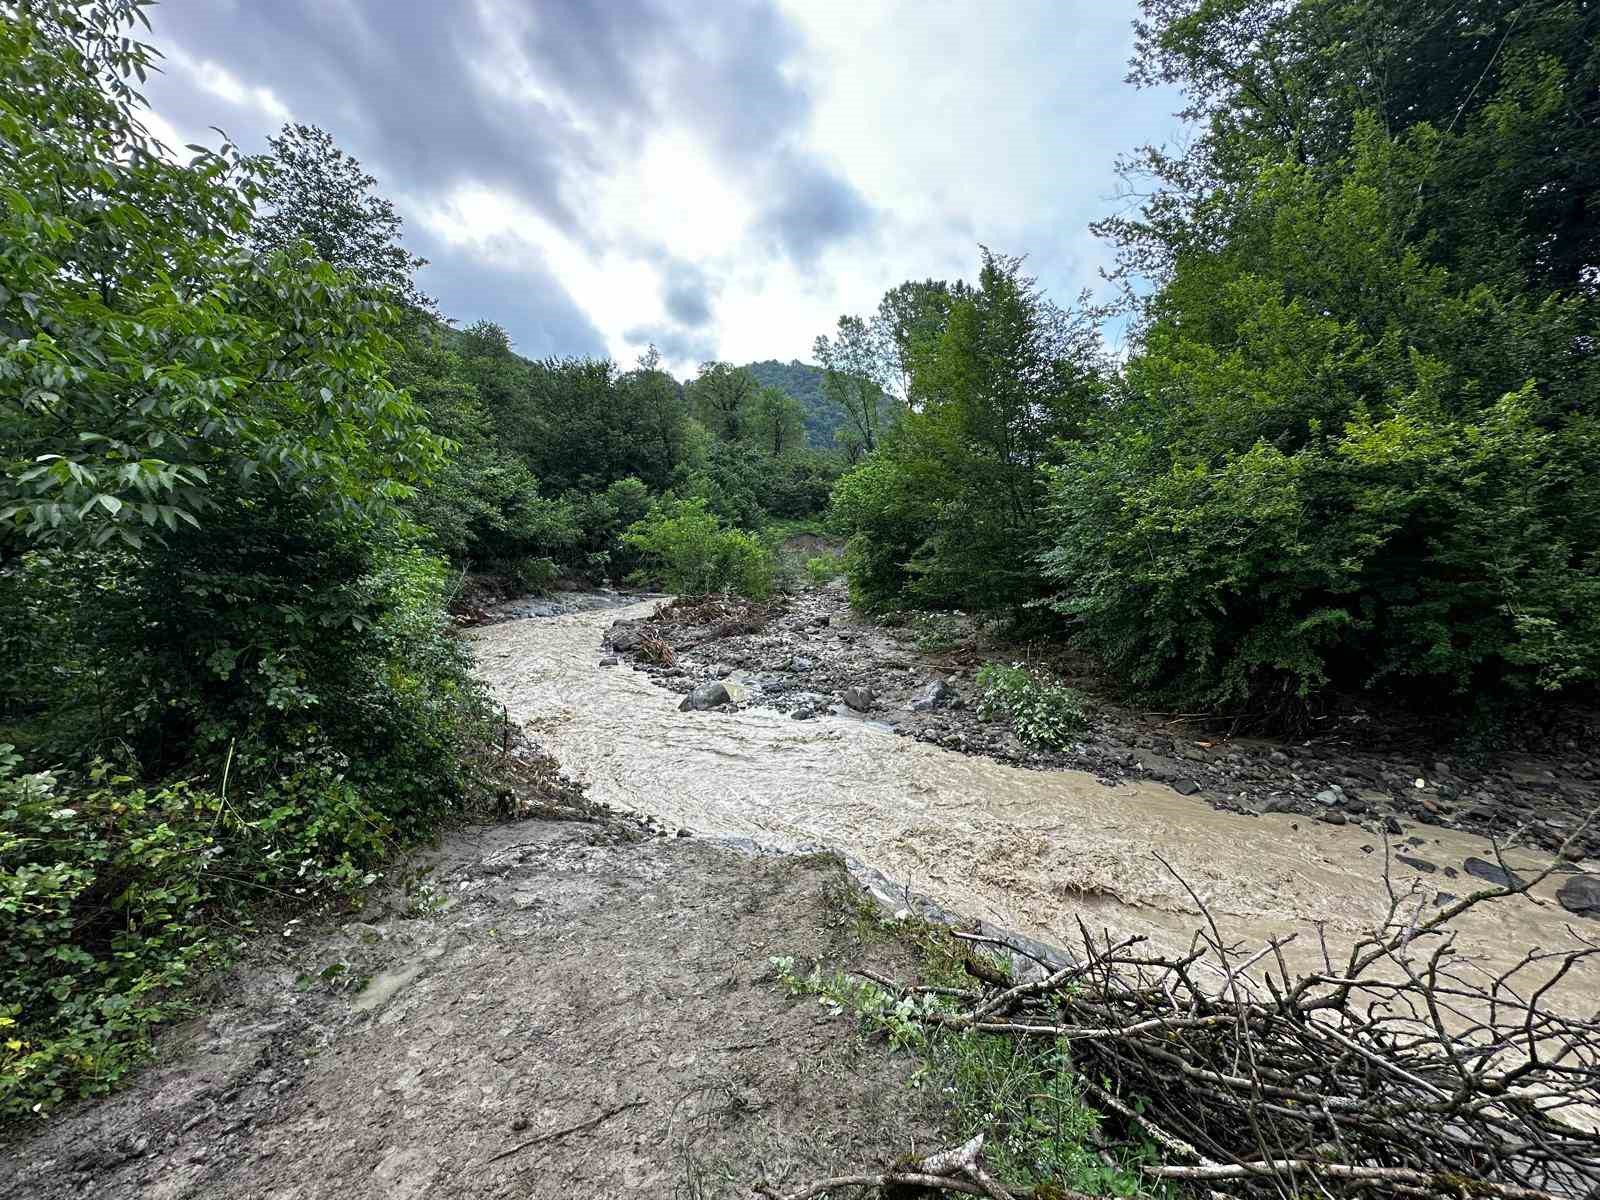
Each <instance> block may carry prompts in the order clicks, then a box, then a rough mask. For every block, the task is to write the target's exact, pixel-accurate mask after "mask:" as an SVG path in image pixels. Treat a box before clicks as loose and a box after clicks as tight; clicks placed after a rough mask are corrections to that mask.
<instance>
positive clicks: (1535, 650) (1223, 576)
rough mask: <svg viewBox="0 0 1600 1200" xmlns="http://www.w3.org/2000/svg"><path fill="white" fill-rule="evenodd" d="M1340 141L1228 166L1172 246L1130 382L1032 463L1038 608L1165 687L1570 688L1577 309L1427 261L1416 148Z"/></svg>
mask: <svg viewBox="0 0 1600 1200" xmlns="http://www.w3.org/2000/svg"><path fill="white" fill-rule="evenodd" d="M1353 136H1354V139H1355V140H1354V142H1353V144H1352V145H1351V146H1350V148H1349V150H1348V152H1347V154H1346V155H1345V157H1344V158H1343V159H1341V160H1339V162H1338V164H1337V170H1336V171H1334V172H1332V173H1329V174H1324V173H1322V172H1319V171H1316V170H1313V169H1311V168H1309V167H1304V166H1299V165H1296V164H1293V163H1275V164H1267V165H1265V166H1262V167H1260V168H1259V169H1258V170H1257V171H1256V172H1255V175H1254V177H1253V178H1251V179H1249V180H1243V179H1240V180H1238V181H1236V188H1237V195H1236V196H1235V198H1234V201H1233V205H1234V209H1235V211H1234V212H1233V213H1232V214H1231V216H1230V219H1229V223H1228V225H1227V228H1226V237H1225V238H1224V239H1222V240H1220V241H1219V242H1218V243H1217V244H1216V245H1215V246H1214V247H1213V248H1210V249H1207V250H1205V251H1203V252H1202V251H1199V250H1194V251H1185V252H1183V253H1181V254H1179V255H1178V256H1177V257H1176V259H1175V261H1174V264H1173V267H1172V271H1171V275H1170V278H1169V279H1168V281H1167V283H1166V286H1165V287H1164V288H1163V290H1162V291H1161V293H1160V294H1159V295H1157V296H1156V297H1154V298H1153V299H1152V301H1151V303H1150V306H1149V323H1148V328H1147V330H1146V332H1145V334H1144V337H1143V345H1142V347H1141V349H1140V352H1139V353H1138V354H1136V355H1135V356H1134V357H1133V358H1132V359H1131V360H1130V362H1129V363H1128V365H1127V369H1126V373H1125V380H1126V389H1127V394H1126V396H1125V397H1124V398H1123V400H1122V402H1121V403H1120V404H1119V405H1118V406H1117V407H1116V408H1115V409H1114V410H1113V411H1112V412H1110V413H1109V414H1108V416H1107V419H1106V420H1105V421H1104V423H1103V425H1102V426H1101V427H1100V428H1099V429H1098V430H1097V436H1096V437H1095V438H1094V439H1093V440H1091V441H1089V442H1086V443H1083V444H1081V445H1079V446H1077V447H1076V448H1074V449H1073V451H1072V452H1071V453H1070V454H1069V455H1068V456H1067V458H1066V460H1065V462H1064V463H1063V465H1061V466H1060V467H1059V468H1058V469H1056V470H1055V471H1054V472H1053V475H1052V484H1051V496H1052V506H1051V518H1050V521H1051V525H1052V541H1053V543H1054V545H1053V547H1052V548H1051V549H1050V550H1049V551H1048V552H1047V553H1046V554H1045V555H1044V557H1043V563H1044V568H1045V573H1046V575H1047V576H1048V577H1049V578H1050V579H1052V580H1053V581H1054V582H1056V584H1057V585H1058V586H1059V588H1060V593H1059V595H1058V597H1057V599H1056V605H1057V607H1058V609H1059V610H1060V611H1061V612H1062V613H1064V614H1066V615H1068V616H1069V617H1070V618H1072V619H1073V620H1074V621H1075V622H1077V628H1078V631H1079V636H1080V638H1081V640H1082V641H1083V642H1084V643H1085V644H1086V645H1088V646H1089V647H1091V648H1092V649H1094V650H1096V651H1097V652H1098V653H1099V654H1100V655H1101V656H1102V657H1103V658H1104V659H1105V660H1106V661H1107V662H1108V663H1109V664H1110V665H1111V666H1112V667H1114V668H1115V669H1116V670H1118V671H1119V672H1120V673H1122V674H1123V675H1124V676H1125V677H1127V678H1128V679H1130V680H1131V681H1132V682H1133V683H1134V684H1136V685H1138V686H1141V687H1144V688H1147V689H1149V690H1152V691H1155V692H1159V693H1161V694H1162V695H1165V696H1167V697H1170V698H1172V699H1175V700H1178V701H1180V702H1183V703H1198V704H1204V705H1216V706H1222V705H1241V704H1251V703H1259V704H1260V705H1261V706H1262V707H1261V711H1262V712H1264V713H1267V714H1271V715H1292V713H1293V712H1295V711H1297V710H1298V709H1299V708H1300V707H1302V706H1304V705H1305V704H1306V703H1307V702H1308V701H1309V699H1310V698H1311V697H1313V696H1314V695H1315V694H1317V693H1318V692H1320V691H1322V690H1324V689H1326V688H1328V687H1351V688H1372V687H1376V686H1378V685H1380V684H1383V685H1385V686H1389V687H1391V688H1396V687H1398V688H1399V689H1402V690H1403V689H1405V688H1408V687H1409V688H1411V689H1414V690H1415V694H1419V695H1420V694H1424V693H1425V694H1428V695H1430V696H1432V697H1435V698H1437V697H1438V696H1439V695H1440V694H1446V695H1448V694H1454V695H1455V696H1457V697H1458V698H1460V699H1461V700H1463V701H1471V702H1476V703H1480V704H1481V703H1485V702H1488V701H1489V700H1491V699H1492V698H1495V697H1504V696H1516V695H1519V694H1520V695H1526V694H1529V693H1535V692H1539V691H1555V690H1559V689H1562V688H1570V687H1572V686H1574V685H1580V684H1585V683H1589V682H1590V681H1592V680H1594V679H1595V677H1596V672H1597V670H1600V624H1597V622H1596V617H1595V613H1596V608H1595V605H1596V600H1597V598H1600V557H1597V552H1596V546H1597V545H1600V542H1597V538H1600V484H1597V482H1596V480H1595V478H1594V475H1593V472H1592V471H1591V470H1590V469H1589V467H1588V466H1587V465H1586V464H1590V463H1592V462H1593V461H1594V455H1595V451H1596V447H1597V442H1596V437H1597V433H1600V424H1597V414H1596V412H1595V410H1594V407H1593V403H1592V399H1593V397H1594V396H1595V395H1600V356H1597V355H1596V353H1595V345H1596V343H1595V341H1594V332H1595V328H1596V311H1597V310H1596V306H1595V303H1594V301H1593V300H1592V299H1591V298H1588V297H1584V296H1578V295H1557V294H1552V295H1538V294H1531V293H1519V292H1506V291H1502V290H1498V289H1497V288H1495V287H1493V286H1491V285H1490V284H1489V283H1486V282H1481V281H1476V280H1474V279H1472V278H1470V277H1463V276H1462V275H1461V273H1459V272H1457V271H1452V270H1450V269H1447V268H1446V267H1444V266H1442V265H1438V264H1435V263H1431V262H1430V261H1429V256H1428V254H1427V253H1426V252H1425V250H1424V248H1423V247H1421V246H1419V245H1418V244H1417V243H1416V242H1415V240H1414V239H1413V238H1412V237H1410V236H1408V230H1409V228H1410V226H1411V223H1412V221H1413V208H1414V197H1415V195H1416V189H1417V187H1418V186H1419V182H1420V180H1422V179H1423V178H1424V177H1425V176H1426V173H1427V172H1428V171H1429V169H1430V164H1431V163H1432V160H1433V155H1432V152H1431V150H1430V149H1428V148H1427V147H1426V145H1425V144H1421V145H1419V144H1418V143H1416V141H1415V140H1414V139H1411V138H1396V137H1393V136H1390V135H1387V134H1385V133H1384V132H1383V131H1381V130H1380V129H1379V128H1378V127H1377V126H1376V125H1375V124H1374V123H1373V122H1372V121H1371V120H1366V119H1362V120H1358V121H1357V122H1356V125H1355V132H1354V135H1353Z"/></svg>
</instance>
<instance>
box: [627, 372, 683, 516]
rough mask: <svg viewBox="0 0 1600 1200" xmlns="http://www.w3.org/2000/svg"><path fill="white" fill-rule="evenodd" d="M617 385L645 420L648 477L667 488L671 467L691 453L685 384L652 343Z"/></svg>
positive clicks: (658, 486)
mask: <svg viewBox="0 0 1600 1200" xmlns="http://www.w3.org/2000/svg"><path fill="white" fill-rule="evenodd" d="M618 386H619V387H621V388H623V389H625V390H627V391H628V392H630V393H631V394H630V396H629V402H630V403H631V404H632V405H633V406H634V407H636V408H637V409H638V411H639V414H640V418H641V420H642V422H643V429H644V439H645V441H646V442H647V443H648V444H649V446H650V448H651V452H652V457H653V459H654V461H653V464H652V470H651V472H650V474H649V475H648V476H647V478H648V479H649V481H650V482H651V483H653V484H654V485H655V486H656V487H657V488H664V487H666V486H667V481H668V480H669V479H670V478H671V476H672V468H673V467H675V466H677V465H678V463H679V462H681V461H682V460H683V459H684V457H685V455H686V454H687V453H688V446H689V419H690V418H689V404H688V400H687V398H686V397H685V396H684V390H683V385H682V384H680V383H679V382H678V381H677V380H676V379H674V378H672V376H671V375H668V374H667V373H666V372H665V371H663V370H662V369H661V353H660V351H658V350H657V349H656V348H655V346H654V345H652V346H651V347H650V348H649V349H648V350H646V351H645V353H643V354H641V355H640V356H639V365H638V366H637V367H636V368H635V369H634V370H632V371H630V372H628V373H627V374H626V375H624V376H623V377H622V378H621V380H620V381H619V385H618Z"/></svg>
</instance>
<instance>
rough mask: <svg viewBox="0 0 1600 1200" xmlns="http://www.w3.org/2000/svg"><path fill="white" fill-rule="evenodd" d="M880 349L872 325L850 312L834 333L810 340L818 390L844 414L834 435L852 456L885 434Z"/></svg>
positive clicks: (869, 450)
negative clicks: (819, 380)
mask: <svg viewBox="0 0 1600 1200" xmlns="http://www.w3.org/2000/svg"><path fill="white" fill-rule="evenodd" d="M879 350H880V344H879V342H878V340H877V338H876V335H875V334H874V332H873V330H872V327H871V326H870V325H869V324H868V323H867V322H866V321H863V320H862V319H861V318H860V317H852V316H849V315H845V316H842V317H840V318H839V324H838V327H837V330H836V331H835V333H834V336H833V337H831V338H830V337H828V336H826V335H822V336H819V337H818V338H817V340H816V343H815V345H814V346H813V353H815V354H816V356H817V361H818V362H820V363H821V364H822V371H823V375H822V394H823V395H824V396H825V397H826V398H827V400H828V402H829V403H830V404H831V405H833V407H834V408H835V409H837V410H838V411H839V412H841V413H843V414H844V420H843V422H841V424H840V426H839V429H838V432H837V433H836V434H835V436H836V437H837V439H838V441H839V445H840V447H841V448H842V449H843V450H844V452H845V457H846V458H848V459H849V460H850V461H851V462H855V461H856V460H857V459H859V458H860V457H861V456H862V455H865V454H871V453H873V452H874V451H875V450H877V448H878V442H879V440H880V439H881V438H882V436H883V430H884V427H885V424H886V420H885V418H886V416H887V412H886V409H887V405H886V403H885V396H884V392H883V384H884V367H883V360H882V358H881V356H880V353H879Z"/></svg>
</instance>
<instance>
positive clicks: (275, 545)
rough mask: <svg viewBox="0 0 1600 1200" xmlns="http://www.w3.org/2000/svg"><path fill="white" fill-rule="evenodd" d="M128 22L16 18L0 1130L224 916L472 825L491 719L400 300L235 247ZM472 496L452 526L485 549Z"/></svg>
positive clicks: (138, 1007)
mask: <svg viewBox="0 0 1600 1200" xmlns="http://www.w3.org/2000/svg"><path fill="white" fill-rule="evenodd" d="M138 7H139V6H138V5H137V4H135V3H133V2H132V0H126V2H123V0H105V2H104V3H99V4H91V5H79V4H69V3H65V2H62V3H40V4H36V5H29V6H28V7H27V8H26V10H25V11H24V14H22V15H20V16H17V17H15V18H14V19H8V20H6V21H4V22H0V140H3V141H4V142H5V144H6V146H7V153H6V154H5V155H4V156H0V198H3V200H4V204H3V205H0V267H3V277H4V279H5V285H4V288H3V290H0V433H3V437H0V444H3V445H4V451H0V454H3V455H4V457H3V459H0V489H3V499H0V513H3V515H4V520H5V525H4V532H3V533H0V537H3V538H4V539H5V541H4V543H3V544H0V548H3V549H4V550H5V554H4V557H3V558H0V608H3V610H4V611H5V612H6V614H7V621H6V623H5V631H4V634H3V636H0V648H3V649H4V650H5V652H6V654H7V660H6V670H5V671H4V672H0V675H3V676H4V677H5V679H6V683H5V685H4V687H3V688H0V723H3V724H4V725H5V726H6V727H8V728H16V729H18V730H20V731H21V732H22V734H23V736H22V737H20V738H18V739H16V740H17V742H18V744H20V745H21V746H22V747H23V750H24V752H25V755H26V760H25V761H23V762H21V763H18V762H15V761H12V757H13V756H12V755H11V754H10V752H8V754H7V756H6V762H5V765H4V768H3V776H0V810H3V816H0V825H3V830H4V832H3V834H0V922H3V924H0V938H3V942H4V947H5V949H4V952H3V953H4V954H5V955H6V958H5V962H4V969H3V971H0V1006H3V1007H4V1010H5V1011H4V1012H3V1016H4V1019H5V1020H7V1021H10V1022H12V1023H13V1025H12V1026H11V1028H13V1029H14V1031H15V1036H7V1037H6V1038H4V1039H0V1046H4V1047H5V1049H4V1051H3V1053H0V1083H3V1087H4V1092H3V1094H0V1109H3V1111H4V1114H5V1115H7V1116H15V1115H19V1114H20V1113H22V1112H25V1111H44V1110H48V1109H49V1108H50V1107H51V1106H53V1105H55V1104H57V1103H59V1102H62V1101H64V1100H66V1099H69V1098H71V1097H72V1096H74V1095H79V1094H85V1093H90V1092H94V1091H97V1090H102V1089H104V1088H105V1087H107V1086H109V1085H110V1083H111V1082H112V1081H113V1080H114V1079H115V1078H116V1077H117V1076H118V1075H119V1074H120V1073H121V1072H122V1071H123V1070H125V1069H126V1067H127V1066H128V1065H129V1064H130V1063H131V1062H132V1061H133V1060H134V1059H135V1058H136V1057H137V1056H138V1054H139V1053H140V1052H141V1050H142V1048H143V1047H144V1045H145V1043H146V1041H147V1035H148V1032H149V1030H150V1028H151V1026H152V1024H153V1023H154V1022H156V1021H158V1020H159V1019H161V1018H162V1017H163V1016H165V1015H167V1014H169V1013H170V1012H172V1011H174V1009H175V1007H176V1006H177V1005H178V1004H180V1003H181V1000H182V991H183V987H184V985H186V984H188V983H191V982H192V981H193V980H194V979H195V977H196V973H197V971H198V969H199V968H200V967H201V966H202V965H203V964H204V963H205V962H208V961H210V960H211V958H212V956H213V954H214V952H215V951H217V950H219V949H220V948H221V943H220V941H219V940H218V938H217V937H216V936H215V934H214V932H213V930H214V926H213V924H212V921H211V918H212V917H213V916H214V915H215V914H217V913H219V912H222V911H226V912H228V913H229V914H230V920H231V922H232V923H235V924H237V923H238V922H239V921H240V920H243V919H247V917H246V915H245V906H246V904H247V902H249V901H253V900H254V899H257V898H259V895H260V894H276V895H278V896H280V897H284V898H290V899H292V898H293V897H294V896H296V895H309V894H313V893H321V892H326V891H329V890H335V891H346V890H349V889H353V888H356V887H359V886H361V885H362V884H363V883H365V882H370V881H371V879H372V878H373V872H374V871H375V870H376V869H377V867H378V864H379V863H380V862H381V861H382V860H383V858H384V857H386V856H387V855H388V854H389V853H391V852H392V851H393V850H394V849H395V848H396V847H397V846H399V845H401V844H404V843H406V842H409V841H414V840H416V839H419V838H423V837H426V836H429V835H430V834H432V833H433V832H434V831H435V830H436V829H437V828H438V827H439V825H440V824H441V823H442V822H444V821H446V820H449V819H452V818H453V817H454V816H455V815H457V814H459V813H460V812H461V811H462V809H463V808H464V807H465V806H466V805H468V804H470V803H472V802H473V801H474V799H475V797H476V795H477V791H478V787H477V781H476V779H475V776H474V774H473V772H472V771H471V770H470V769H469V767H468V758H467V750H468V749H469V747H471V746H472V745H474V744H476V742H477V741H478V740H479V739H480V738H481V736H482V735H483V733H484V732H485V731H486V728H487V716H488V714H487V706H486V704H485V702H484V701H483V700H482V698H481V696H480V694H479V691H478V689H477V686H476V684H475V683H474V682H473V681H472V678H471V675H470V672H469V669H468V663H467V659H466V655H465V652H464V650H463V649H462V647H461V646H460V644H459V643H457V642H456V641H454V640H453V639H452V638H451V637H450V636H449V633H448V626H447V623H446V621H445V617H444V612H443V600H444V591H445V579H446V568H445V565H444V563H443V562H442V561H440V560H439V559H437V558H435V557H433V556H432V555H431V554H429V553H427V552H426V551H425V550H424V549H422V548H421V547H419V546H418V545H417V544H415V540H414V537H413V533H414V530H413V527H412V526H411V525H410V524H409V522H408V521H407V519H406V514H405V512H404V509H405V507H406V506H409V505H413V504H414V505H417V508H416V509H415V511H416V512H419V513H420V512H423V511H424V510H425V507H426V506H425V505H424V504H423V503H422V501H421V500H420V498H419V497H418V494H417V485H419V484H423V483H425V482H426V481H427V478H428V474H429V472H430V471H432V470H434V469H436V468H438V467H439V465H440V463H441V460H442V459H443V457H444V453H445V445H444V443H443V442H442V440H441V439H439V438H438V437H436V436H435V435H434V434H433V433H431V432H430V431H429V430H428V429H427V428H426V427H425V426H424V425H423V423H422V419H421V418H422V413H421V411H420V410H419V408H418V406H417V404H416V402H415V401H414V400H413V399H412V398H411V397H410V396H408V395H407V394H405V393H404V392H403V391H402V390H401V389H400V388H399V387H397V386H396V384H395V381H394V379H393V378H392V377H391V374H390V367H391V364H392V361H393V359H394V358H395V356H396V355H397V354H398V352H399V344H398V342H397V340H396V337H395V334H396V333H397V332H402V329H401V323H400V319H399V314H398V312H397V311H396V309H395V308H393V307H392V306H390V305H389V304H387V303H386V302H385V301H384V299H383V298H381V297H379V296H376V295H374V285H373V283H372V281H370V280H367V281H363V280H361V279H359V278H357V277H355V276H354V275H352V274H349V273H347V272H345V271H343V270H341V269H339V268H337V267H335V266H334V265H332V264H330V263H328V262H324V261H319V260H316V259H314V258H312V257H311V254H312V251H311V250H310V249H309V247H308V246H306V245H304V244H302V243H300V242H298V241H297V242H295V243H294V244H293V245H290V246H287V247H286V248H283V249H276V250H272V251H271V252H270V253H265V254H263V253H259V252H252V250H251V248H250V246H249V245H248V244H247V243H248V239H249V237H250V236H251V232H252V226H251V219H252V203H253V201H254V200H255V199H256V198H258V196H259V194H260V176H259V164H257V163H253V162H250V161H247V160H243V159H240V158H239V157H238V156H237V155H236V154H235V153H234V152H233V151H232V150H231V149H228V148H226V147H225V148H224V149H223V150H222V151H221V152H219V153H215V154H213V153H210V152H204V151H197V153H196V157H195V158H194V159H193V160H192V161H191V162H190V163H188V164H179V163H176V162H173V161H171V160H169V159H168V158H167V157H165V156H164V155H163V154H161V153H160V152H159V148H158V147H156V146H155V145H154V144H153V143H151V142H150V140H149V138H148V136H147V135H146V134H145V132H144V130H143V128H142V126H141V125H140V123H139V120H138V117H137V110H138V108H139V106H140V104H141V101H140V99H139V97H138V96H137V95H136V93H134V92H133V91H132V88H131V86H130V84H129V83H128V80H129V79H131V78H133V77H140V78H142V77H143V75H144V73H145V72H146V71H147V70H148V69H149V66H150V63H151V61H152V56H153V54H154V52H153V51H152V50H151V49H150V48H149V47H147V46H145V45H143V44H142V43H139V42H137V41H136V40H133V39H132V38H125V37H124V36H123V32H124V31H125V30H126V29H127V28H128V27H129V26H130V25H131V24H132V23H133V22H134V21H136V20H137V19H139V15H140V14H139V12H138ZM437 374H438V373H437V372H435V375H437ZM447 382H448V381H446V383H447ZM434 398H435V399H436V400H437V408H438V411H439V413H440V414H442V415H443V414H448V415H449V418H450V419H452V420H456V421H458V422H459V423H460V425H461V427H462V428H463V429H469V428H470V426H471V425H472V423H473V421H474V420H475V419H476V417H475V415H474V413H473V412H472V410H471V406H470V404H469V403H468V401H469V400H470V399H471V396H470V395H469V394H468V393H467V392H466V391H464V390H462V389H459V388H454V387H451V386H443V385H441V387H440V388H439V389H438V395H437V396H436V397H434ZM505 465H506V468H507V475H506V476H505V478H504V479H503V480H502V481H500V482H497V483H496V484H494V485H493V486H494V487H499V488H501V489H502V491H501V493H500V494H501V495H503V496H504V497H505V499H506V500H507V501H508V502H510V503H511V507H512V508H513V510H514V511H513V515H514V516H515V518H516V520H517V522H518V524H519V525H520V526H526V524H527V523H528V521H534V523H535V524H536V523H537V521H536V520H534V518H533V517H528V514H526V513H516V512H515V509H516V506H517V505H518V504H523V503H524V502H526V504H528V505H534V504H535V502H536V496H535V495H534V493H533V492H532V491H531V490H530V488H529V487H528V485H527V480H525V479H523V478H522V477H520V476H518V475H517V474H516V471H515V465H514V464H510V463H507V464H505ZM483 495H487V496H489V497H490V498H489V499H488V500H483V499H482V496H481V495H480V498H479V499H480V512H479V514H478V516H479V518H481V520H480V521H479V528H478V529H477V530H475V529H474V527H473V521H472V520H471V519H464V520H462V521H460V522H457V523H456V524H455V525H454V526H452V525H450V524H449V523H448V522H444V521H440V522H439V523H438V528H439V529H440V530H447V529H452V528H453V529H457V530H459V531H461V537H462V538H463V540H465V539H466V538H468V537H481V536H486V532H485V531H487V532H500V531H495V530H493V529H491V528H490V523H489V522H488V518H487V517H486V516H485V515H484V513H483V511H481V510H484V509H487V507H488V506H489V505H490V504H492V503H494V502H495V500H494V497H495V493H494V492H493V491H492V490H491V491H487V492H485V493H483ZM525 517H527V520H524V519H523V518H525ZM525 535H526V529H525V528H523V529H520V530H519V536H525ZM440 540H441V541H442V540H444V537H443V536H442V535H441V537H440ZM106 762H115V764H116V767H115V768H111V767H108V766H106V765H105V763H106ZM19 767H20V768H21V772H20V773H19V771H18V768H19ZM12 1043H16V1044H15V1045H13V1044H12Z"/></svg>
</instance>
